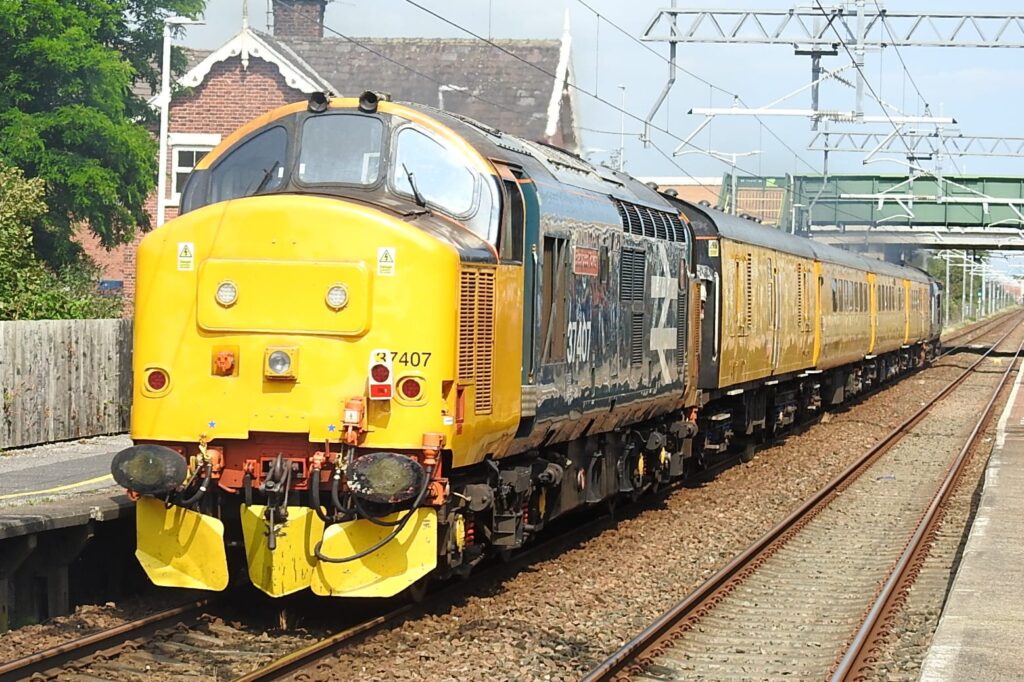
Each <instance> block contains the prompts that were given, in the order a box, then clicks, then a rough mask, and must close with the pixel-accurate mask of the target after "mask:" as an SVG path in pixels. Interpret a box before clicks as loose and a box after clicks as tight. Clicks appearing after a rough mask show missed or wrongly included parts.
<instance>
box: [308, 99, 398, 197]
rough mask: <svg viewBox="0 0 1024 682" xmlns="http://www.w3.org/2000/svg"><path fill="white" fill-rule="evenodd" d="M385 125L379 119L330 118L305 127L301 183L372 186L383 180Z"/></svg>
mask: <svg viewBox="0 0 1024 682" xmlns="http://www.w3.org/2000/svg"><path fill="white" fill-rule="evenodd" d="M383 146H384V123H383V122H382V121H381V120H380V119H379V118H377V117H375V116H363V115H360V114H328V115H323V116H313V117H311V118H307V119H306V122H305V123H303V124H302V148H301V150H300V151H299V181H300V182H302V183H305V184H308V185H323V184H332V185H335V184H338V185H372V184H374V183H376V182H377V180H378V179H379V178H380V152H381V149H382V148H383Z"/></svg>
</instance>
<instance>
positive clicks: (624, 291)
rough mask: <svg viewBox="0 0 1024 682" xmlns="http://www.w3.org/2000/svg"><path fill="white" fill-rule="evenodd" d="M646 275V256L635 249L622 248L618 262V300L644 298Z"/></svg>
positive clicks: (639, 299) (640, 299) (638, 299)
mask: <svg viewBox="0 0 1024 682" xmlns="http://www.w3.org/2000/svg"><path fill="white" fill-rule="evenodd" d="M646 277H647V256H646V254H645V253H644V252H643V251H639V250H637V249H623V250H622V257H621V262H620V263H619V300H620V301H642V300H644V281H645V280H646Z"/></svg>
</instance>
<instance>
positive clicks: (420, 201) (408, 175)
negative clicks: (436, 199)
mask: <svg viewBox="0 0 1024 682" xmlns="http://www.w3.org/2000/svg"><path fill="white" fill-rule="evenodd" d="M402 170H404V171H405V179H406V180H408V181H409V187H411V188H412V198H413V199H415V200H416V205H417V206H419V207H420V208H426V207H427V200H426V199H424V198H423V195H422V194H420V191H419V189H417V187H416V178H415V177H414V176H413V174H412V171H410V170H409V167H408V166H406V165H405V164H404V163H403V164H402Z"/></svg>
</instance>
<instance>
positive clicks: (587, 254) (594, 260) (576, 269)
mask: <svg viewBox="0 0 1024 682" xmlns="http://www.w3.org/2000/svg"><path fill="white" fill-rule="evenodd" d="M572 253H573V257H572V271H573V274H575V275H583V276H585V277H597V275H598V273H599V272H600V269H601V266H600V257H599V255H598V253H597V249H588V248H585V247H583V246H577V247H575V248H574V249H573V252H572Z"/></svg>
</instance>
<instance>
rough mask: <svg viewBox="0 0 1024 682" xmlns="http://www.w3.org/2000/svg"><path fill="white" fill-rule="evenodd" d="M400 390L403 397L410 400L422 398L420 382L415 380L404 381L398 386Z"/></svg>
mask: <svg viewBox="0 0 1024 682" xmlns="http://www.w3.org/2000/svg"><path fill="white" fill-rule="evenodd" d="M398 389H399V390H400V391H401V392H402V396H403V397H404V398H406V399H408V400H416V399H417V398H419V397H420V391H421V388H420V382H418V381H416V380H415V379H403V380H402V382H401V383H400V384H399V385H398Z"/></svg>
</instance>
